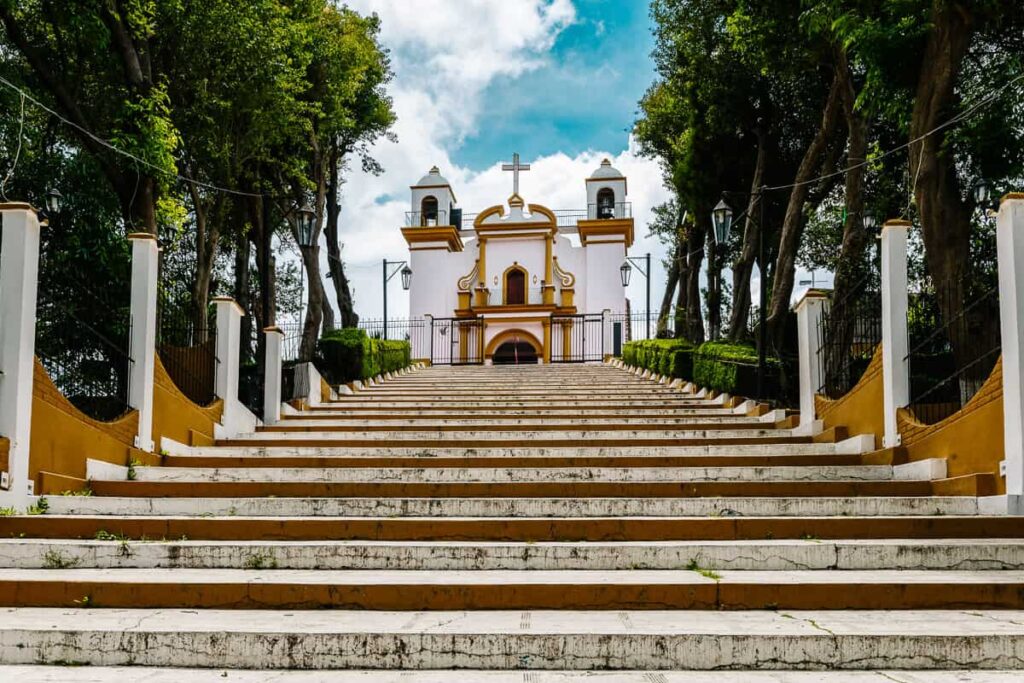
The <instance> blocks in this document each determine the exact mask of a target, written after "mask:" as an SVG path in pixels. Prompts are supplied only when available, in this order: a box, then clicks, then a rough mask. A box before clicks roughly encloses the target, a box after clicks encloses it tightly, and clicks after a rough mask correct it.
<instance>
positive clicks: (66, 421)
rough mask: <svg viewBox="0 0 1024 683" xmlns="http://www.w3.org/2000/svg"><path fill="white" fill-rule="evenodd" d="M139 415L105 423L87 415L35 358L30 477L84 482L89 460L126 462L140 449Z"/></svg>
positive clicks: (41, 491) (38, 491)
mask: <svg viewBox="0 0 1024 683" xmlns="http://www.w3.org/2000/svg"><path fill="white" fill-rule="evenodd" d="M138 430H139V413H138V411H136V410H133V411H131V412H129V413H127V414H126V415H125V416H124V417H121V418H119V419H117V420H114V421H113V422H101V421H99V420H94V419H92V418H90V417H88V416H86V415H85V413H83V412H82V411H80V410H79V409H78V408H76V407H75V406H74V405H72V404H71V402H70V401H69V400H67V399H66V398H64V396H63V395H62V394H61V393H60V390H59V389H57V387H56V385H54V383H53V381H52V380H51V379H50V376H49V375H48V374H47V373H46V369H45V368H43V366H42V364H40V362H39V359H38V358H37V359H36V367H35V374H34V376H33V382H32V440H31V444H30V447H29V465H28V469H29V476H30V477H33V478H35V479H36V492H37V493H41V494H42V493H55V491H44V490H42V487H41V486H40V482H39V475H40V472H52V473H54V474H60V475H64V476H68V477H75V478H77V479H81V480H83V481H84V480H85V461H86V459H87V458H93V459H94V460H103V461H106V462H110V463H114V464H116V465H127V464H128V463H129V462H130V461H131V459H132V458H133V457H138V456H137V455H134V454H136V453H141V451H138V450H137V449H136V448H135V447H134V445H133V444H134V442H135V435H136V434H137V433H138Z"/></svg>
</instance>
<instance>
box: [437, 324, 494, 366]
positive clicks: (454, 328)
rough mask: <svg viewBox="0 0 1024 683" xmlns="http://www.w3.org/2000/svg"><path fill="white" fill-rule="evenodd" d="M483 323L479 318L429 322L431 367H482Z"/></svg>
mask: <svg viewBox="0 0 1024 683" xmlns="http://www.w3.org/2000/svg"><path fill="white" fill-rule="evenodd" d="M483 362H484V321H483V319H482V318H432V319H431V320H430V363H431V365H482V364H483Z"/></svg>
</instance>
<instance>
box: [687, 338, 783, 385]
mask: <svg viewBox="0 0 1024 683" xmlns="http://www.w3.org/2000/svg"><path fill="white" fill-rule="evenodd" d="M768 367H769V368H778V361H777V360H776V359H774V358H769V359H768ZM756 371H757V349H755V348H753V347H750V346H740V345H737V344H729V343H726V342H705V343H703V344H701V345H700V346H699V347H698V348H697V350H696V351H694V353H693V381H694V383H695V384H696V385H697V386H700V387H706V388H708V389H713V390H715V391H724V392H727V393H730V394H748V393H750V392H751V389H750V384H751V382H752V378H753V377H755V375H756Z"/></svg>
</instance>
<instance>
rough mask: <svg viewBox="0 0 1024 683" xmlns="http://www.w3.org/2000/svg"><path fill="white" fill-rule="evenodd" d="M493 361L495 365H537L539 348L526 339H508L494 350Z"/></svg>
mask: <svg viewBox="0 0 1024 683" xmlns="http://www.w3.org/2000/svg"><path fill="white" fill-rule="evenodd" d="M491 362H492V363H494V364H495V365H527V364H530V365H536V363H537V350H536V349H534V348H533V344H530V343H529V342H525V341H507V342H505V343H504V344H502V345H501V346H499V347H498V348H497V349H495V350H494V355H493V356H492V357H491Z"/></svg>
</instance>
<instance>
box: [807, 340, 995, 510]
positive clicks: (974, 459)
mask: <svg viewBox="0 0 1024 683" xmlns="http://www.w3.org/2000/svg"><path fill="white" fill-rule="evenodd" d="M814 405H815V410H816V412H817V415H818V417H819V419H821V420H822V421H823V422H824V423H825V428H826V429H827V428H830V427H838V426H845V427H846V428H847V430H848V432H849V434H851V435H855V434H874V435H875V448H881V447H882V434H883V432H884V431H885V427H884V424H883V421H882V410H883V407H882V406H883V404H882V347H881V346H879V347H878V349H877V350H876V351H875V355H874V356H873V357H872V359H871V363H869V364H868V367H867V369H866V370H865V371H864V376H863V377H861V378H860V381H859V382H857V384H856V386H854V387H853V389H851V390H850V391H849V392H848V393H847V394H846V395H845V396H843V397H842V398H839V399H836V400H830V399H828V398H825V397H824V396H816V397H815V401H814ZM896 422H897V426H898V427H899V432H900V437H901V441H902V447H903V451H904V452H905V453H906V456H907V459H908V460H910V461H914V460H925V459H927V458H946V466H947V472H948V476H949V477H959V476H962V475H968V474H994V475H997V476H996V477H995V480H996V489H997V492H998V493H1005V491H1006V482H1005V481H1004V480H1003V478H1002V477H999V476H998V474H999V463H1000V461H1001V460H1002V459H1003V457H1004V456H1003V361H1002V358H1000V359H999V360H998V361H997V362H996V365H995V367H994V368H993V369H992V373H991V374H990V375H989V377H988V379H987V380H985V383H984V384H983V385H982V387H981V389H979V390H978V393H977V394H975V395H974V396H973V397H972V398H971V400H970V401H968V402H967V405H965V406H964V407H963V408H962V409H961V410H960V411H958V412H957V413H955V414H954V415H950V416H949V417H948V418H946V419H945V420H942V421H941V422H937V423H936V424H933V425H926V424H922V423H921V422H918V421H917V420H916V419H915V418H914V414H913V412H911V411H910V410H908V409H906V408H901V409H900V410H899V411H898V412H897V414H896Z"/></svg>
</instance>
